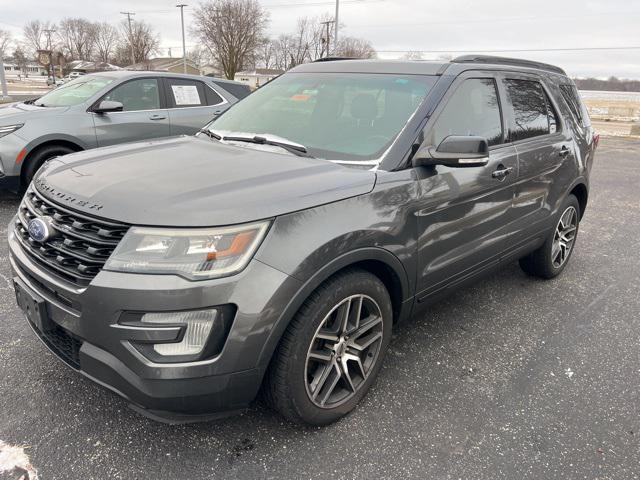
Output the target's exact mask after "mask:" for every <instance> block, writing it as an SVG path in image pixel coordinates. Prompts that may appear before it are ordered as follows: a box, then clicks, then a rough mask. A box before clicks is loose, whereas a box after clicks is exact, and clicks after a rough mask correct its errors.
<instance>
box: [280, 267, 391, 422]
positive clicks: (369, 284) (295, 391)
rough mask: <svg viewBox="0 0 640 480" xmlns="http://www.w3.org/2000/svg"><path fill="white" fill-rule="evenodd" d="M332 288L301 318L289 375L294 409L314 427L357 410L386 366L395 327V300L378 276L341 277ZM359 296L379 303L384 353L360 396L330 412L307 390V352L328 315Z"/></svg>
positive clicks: (363, 386)
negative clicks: (367, 297)
mask: <svg viewBox="0 0 640 480" xmlns="http://www.w3.org/2000/svg"><path fill="white" fill-rule="evenodd" d="M330 287H331V288H329V289H324V290H323V292H322V293H321V294H320V296H319V297H318V298H316V299H314V301H313V304H312V305H311V308H310V309H308V310H307V311H305V312H304V314H305V315H304V316H305V317H306V318H301V319H300V320H302V321H303V327H302V328H301V330H300V331H299V337H298V340H299V341H297V342H296V344H295V345H294V351H293V355H292V357H291V358H292V360H293V361H292V362H291V364H290V368H289V371H288V372H287V376H288V382H290V383H289V385H290V394H291V402H292V406H293V408H294V410H295V411H296V413H297V414H298V416H299V417H300V418H302V419H303V420H304V421H305V422H306V423H310V424H314V425H324V424H328V423H331V422H333V421H335V420H337V419H338V418H340V417H342V416H344V415H346V414H347V413H349V412H350V411H351V410H353V408H354V407H355V406H356V405H357V404H358V403H359V402H360V400H361V399H362V398H363V397H364V396H365V395H366V393H367V391H368V390H369V388H370V387H371V385H372V384H373V382H374V381H375V379H376V377H377V375H378V372H379V371H380V368H381V367H382V363H383V360H384V356H385V352H386V350H387V347H388V345H389V341H390V339H391V327H392V323H393V311H392V308H391V299H390V297H389V294H388V292H387V290H386V288H385V287H384V284H383V283H382V282H381V281H380V280H378V279H377V277H375V276H373V275H371V274H368V273H365V272H362V273H361V272H356V273H354V274H350V275H347V276H344V277H341V278H340V279H339V280H338V281H336V282H331V284H330ZM358 294H364V295H368V296H369V297H371V298H373V299H374V300H375V301H376V302H377V303H378V306H379V307H380V310H381V312H382V318H383V336H382V343H381V345H380V352H379V354H378V358H377V361H376V364H375V365H374V366H373V367H372V370H371V373H370V374H369V376H368V377H367V379H366V381H365V382H364V384H363V385H362V386H361V387H360V388H359V390H358V391H357V393H356V394H355V395H354V396H353V397H352V398H351V399H349V400H348V401H347V402H345V403H343V404H342V405H339V406H337V407H334V408H330V409H329V408H327V409H323V408H320V407H318V406H316V405H314V404H313V402H312V401H311V399H309V396H308V394H307V391H306V383H305V382H306V357H307V351H308V349H309V346H310V344H311V341H312V339H313V338H314V335H315V333H316V331H317V329H318V327H319V326H320V324H321V323H322V321H323V320H324V318H325V317H326V315H327V314H328V313H329V312H330V311H331V310H332V309H333V308H334V307H335V306H336V305H337V304H338V303H340V302H341V301H342V300H344V299H345V298H347V297H349V296H351V295H358Z"/></svg>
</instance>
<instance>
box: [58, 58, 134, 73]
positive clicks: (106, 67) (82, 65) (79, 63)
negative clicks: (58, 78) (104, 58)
mask: <svg viewBox="0 0 640 480" xmlns="http://www.w3.org/2000/svg"><path fill="white" fill-rule="evenodd" d="M65 70H69V71H71V72H82V73H93V72H105V71H110V70H122V69H121V68H120V67H118V66H116V65H112V64H111V63H106V62H89V61H86V60H74V61H73V62H69V63H67V64H66V65H65Z"/></svg>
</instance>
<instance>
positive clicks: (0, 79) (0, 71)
mask: <svg viewBox="0 0 640 480" xmlns="http://www.w3.org/2000/svg"><path fill="white" fill-rule="evenodd" d="M0 83H1V84H2V97H0V98H2V99H3V100H4V99H7V98H9V92H8V90H7V79H6V78H5V77H4V60H3V58H2V52H0Z"/></svg>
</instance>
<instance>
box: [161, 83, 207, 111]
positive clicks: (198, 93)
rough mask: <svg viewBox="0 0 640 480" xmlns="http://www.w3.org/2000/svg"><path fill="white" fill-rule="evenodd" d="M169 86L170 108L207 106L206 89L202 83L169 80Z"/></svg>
mask: <svg viewBox="0 0 640 480" xmlns="http://www.w3.org/2000/svg"><path fill="white" fill-rule="evenodd" d="M167 84H168V88H167V90H168V96H169V108H184V107H201V106H204V105H207V97H206V92H205V87H204V84H203V83H202V82H197V81H193V80H183V79H177V78H168V79H167ZM218 103H219V102H218Z"/></svg>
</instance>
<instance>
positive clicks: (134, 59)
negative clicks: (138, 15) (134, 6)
mask: <svg viewBox="0 0 640 480" xmlns="http://www.w3.org/2000/svg"><path fill="white" fill-rule="evenodd" d="M120 13H121V14H122V15H126V16H127V20H128V21H129V44H130V45H131V65H133V64H135V63H136V57H135V55H134V53H133V31H132V30H131V16H132V15H135V13H134V12H120Z"/></svg>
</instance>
